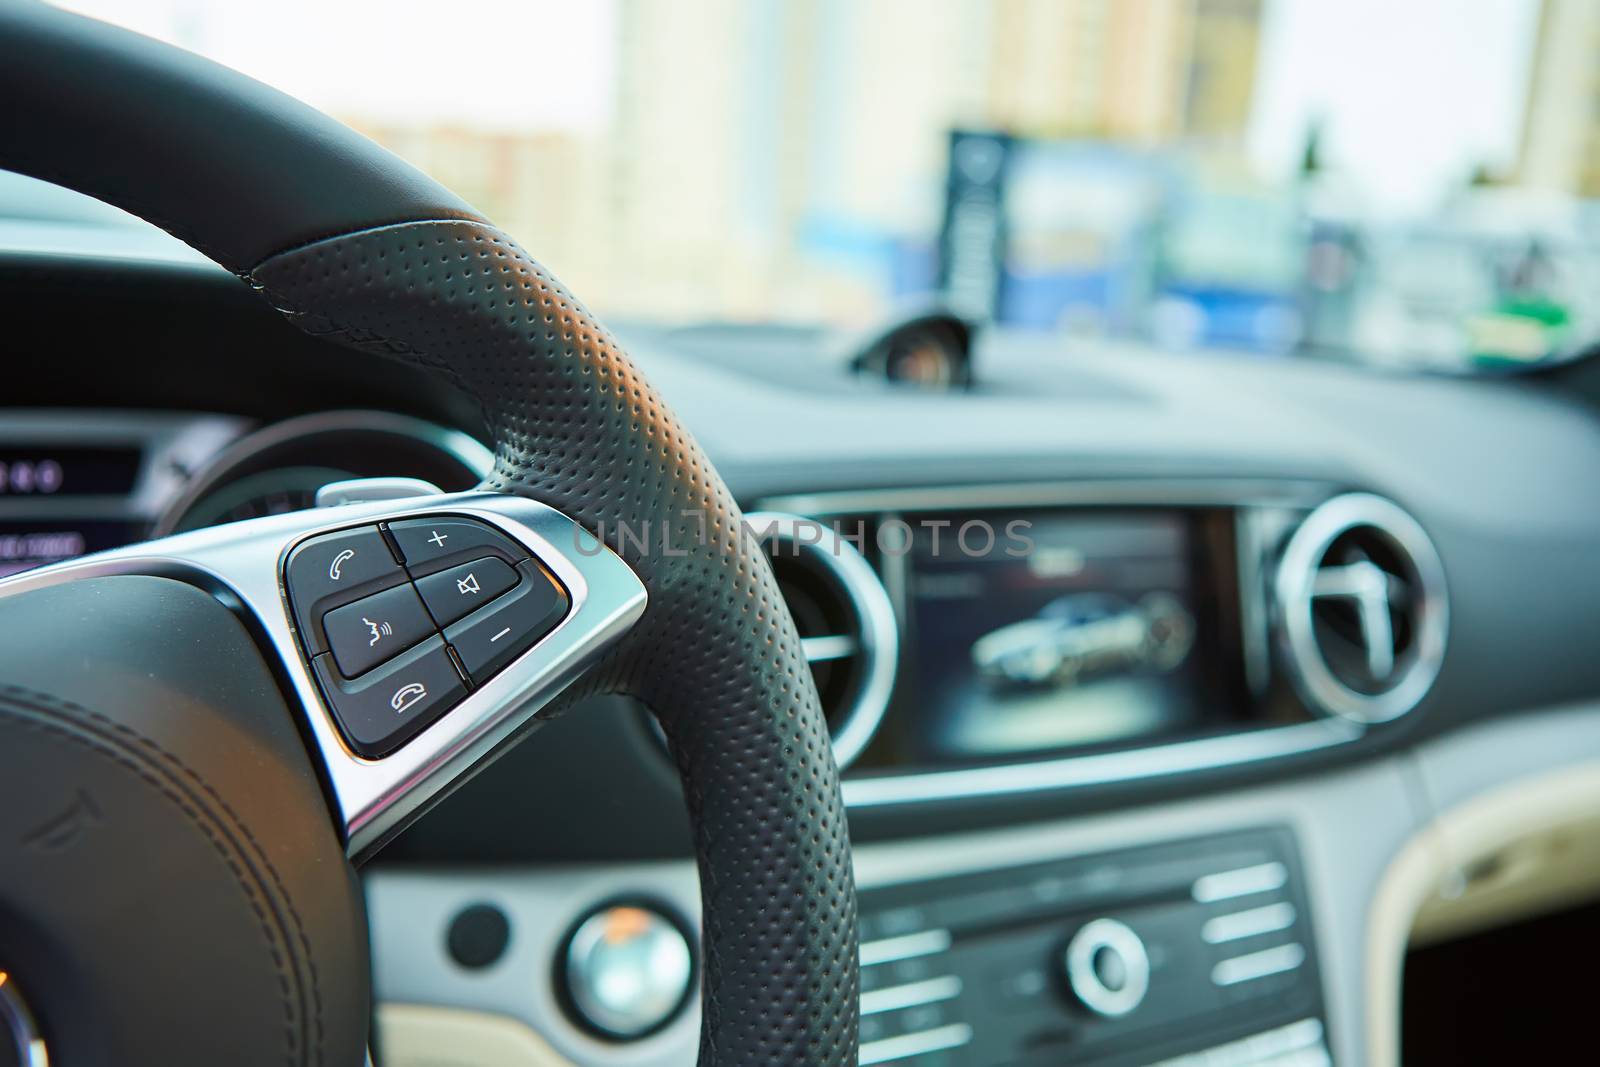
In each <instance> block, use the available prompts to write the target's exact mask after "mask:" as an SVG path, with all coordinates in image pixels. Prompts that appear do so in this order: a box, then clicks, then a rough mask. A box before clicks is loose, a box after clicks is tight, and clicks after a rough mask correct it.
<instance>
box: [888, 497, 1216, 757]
mask: <svg viewBox="0 0 1600 1067" xmlns="http://www.w3.org/2000/svg"><path fill="white" fill-rule="evenodd" d="M975 523H978V524H988V525H989V526H990V527H991V528H992V529H993V531H994V535H995V536H994V537H993V539H992V541H991V540H990V538H989V537H988V536H987V535H984V536H979V535H978V533H975V532H974V530H975V527H974V526H973V525H972V524H975ZM1205 523H1206V516H1205V514H1204V513H1200V512H1189V511H1155V510H1150V511H1139V510H1129V511H1104V510H1083V511H1058V512H1043V513H1038V514H1031V515H1027V516H1005V517H1002V518H1000V519H994V518H993V517H973V518H962V519H957V520H954V521H952V522H949V523H932V522H929V521H927V520H922V521H913V522H911V523H909V525H910V527H911V530H912V534H911V551H910V553H909V562H910V566H909V567H908V568H907V570H908V574H907V582H908V588H907V594H908V596H907V598H908V608H909V616H910V618H909V621H910V623H911V626H912V633H913V637H912V647H913V654H912V655H913V659H914V663H912V664H910V665H909V667H910V672H911V674H912V675H913V682H914V687H915V689H914V697H913V699H914V702H915V705H914V706H915V712H914V714H915V716H916V718H917V720H918V728H917V729H916V730H915V737H916V740H915V742H914V744H915V745H916V746H917V747H920V748H922V750H923V751H921V752H919V753H916V757H917V758H918V759H919V761H930V762H946V761H951V760H967V759H982V758H989V757H999V756H1009V755H1018V754H1027V753H1038V752H1048V751H1052V750H1059V749H1069V748H1078V747H1084V746H1095V745H1105V744H1114V743H1118V742H1126V741H1130V740H1134V739H1141V738H1149V737H1152V736H1156V735H1165V734H1170V733H1181V732H1185V731H1193V730H1194V729H1197V728H1201V727H1203V726H1204V724H1205V723H1206V722H1207V721H1208V720H1210V719H1212V718H1213V717H1214V716H1215V714H1216V713H1217V712H1218V711H1219V710H1221V711H1222V712H1223V713H1224V714H1226V713H1227V711H1226V708H1227V701H1228V700H1229V699H1230V698H1231V697H1234V696H1237V692H1236V691H1235V690H1234V685H1235V683H1236V682H1237V679H1238V676H1239V671H1238V669H1237V667H1238V664H1237V655H1236V648H1235V650H1234V652H1232V653H1230V652H1229V651H1227V649H1228V647H1229V646H1230V645H1231V644H1233V643H1234V642H1236V641H1237V623H1236V620H1235V619H1233V618H1232V616H1231V615H1230V613H1229V612H1228V611H1227V609H1226V604H1227V602H1228V601H1230V600H1231V601H1233V602H1235V603H1236V600H1237V592H1236V590H1229V589H1227V588H1226V585H1227V582H1226V581H1223V582H1220V583H1219V581H1218V568H1216V567H1213V566H1212V565H1211V564H1212V559H1211V555H1210V549H1211V548H1214V547H1215V546H1210V545H1208V543H1207V542H1208V538H1207V537H1206V536H1203V528H1204V526H1205ZM960 534H965V536H958V535H960ZM1221 570H1222V572H1223V574H1224V575H1226V576H1227V577H1228V578H1231V575H1232V573H1233V571H1232V567H1231V566H1225V567H1223V568H1221ZM1230 627H1231V628H1232V633H1231V634H1230V633H1229V632H1228V630H1229V628H1230Z"/></svg>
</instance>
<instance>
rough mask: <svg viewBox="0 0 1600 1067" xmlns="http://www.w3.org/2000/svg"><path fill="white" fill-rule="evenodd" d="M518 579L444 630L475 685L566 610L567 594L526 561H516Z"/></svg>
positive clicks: (523, 649) (526, 646)
mask: <svg viewBox="0 0 1600 1067" xmlns="http://www.w3.org/2000/svg"><path fill="white" fill-rule="evenodd" d="M517 572H518V573H519V574H520V575H521V576H522V581H521V582H520V583H519V584H518V585H517V587H516V588H515V589H513V590H512V591H511V592H509V593H507V594H506V595H505V596H503V597H501V598H500V599H499V600H497V601H495V602H494V603H493V604H490V605H489V606H488V607H485V608H482V609H480V610H479V611H477V612H474V613H473V614H472V615H469V616H468V617H467V618H466V619H464V620H462V621H461V622H458V623H456V624H455V625H454V626H451V627H450V628H448V629H447V630H445V632H444V635H445V638H446V639H447V640H449V642H450V644H452V645H453V646H455V650H456V655H458V656H459V657H460V658H461V665H462V666H463V667H465V668H466V669H467V674H468V675H469V676H471V678H472V681H473V682H474V684H478V685H481V684H483V683H484V682H485V681H487V680H488V679H489V678H490V677H491V676H493V675H494V673H495V672H496V671H498V670H500V669H501V668H502V667H504V666H505V665H506V664H507V663H510V662H511V661H512V660H513V659H515V658H516V657H517V656H519V655H521V654H522V653H523V652H526V651H527V650H528V649H529V648H531V647H532V646H533V645H534V643H535V642H537V641H538V640H539V639H540V638H541V637H543V636H544V635H545V634H547V633H549V632H550V631H551V630H554V629H555V628H556V624H557V623H559V622H560V621H561V620H562V618H563V617H565V616H566V614H567V606H568V604H567V594H566V591H565V590H564V589H562V588H561V587H560V586H559V585H557V584H556V583H555V582H554V581H552V580H551V579H550V577H549V576H548V575H546V574H545V572H544V571H543V570H541V569H540V567H539V565H538V564H537V563H534V562H533V561H531V560H529V561H528V562H526V563H522V564H519V565H518V567H517Z"/></svg>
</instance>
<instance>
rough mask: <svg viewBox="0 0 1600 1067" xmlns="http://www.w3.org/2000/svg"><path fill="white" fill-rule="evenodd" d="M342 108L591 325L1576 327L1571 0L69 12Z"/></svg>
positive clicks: (1298, 331) (1586, 69) (1479, 330)
mask: <svg viewBox="0 0 1600 1067" xmlns="http://www.w3.org/2000/svg"><path fill="white" fill-rule="evenodd" d="M67 6H70V7H73V8H75V9H78V10H81V11H84V12H86V13H89V14H93V15H95V16H97V17H100V18H105V19H108V20H110V21H114V22H119V23H123V24H125V25H128V26H131V27H133V28H135V29H138V30H141V31H142V32H145V33H148V34H151V35H153V36H156V37H161V38H164V39H167V40H171V41H173V42H175V43H178V44H180V45H183V46H184V47H187V48H190V49H192V50H194V51H197V52H200V53H202V54H205V55H208V56H211V57H212V58H215V59H217V60H220V61H221V62H224V63H226V64H228V65H230V66H233V67H236V68H238V69H240V70H242V71H244V72H246V73H249V74H251V75H254V76H256V77H258V78H260V79H262V80H264V81H266V82H268V83H270V84H273V85H275V86H277V87H279V88H281V89H283V90H285V91H287V92H289V93H291V94H293V95H295V96H298V97H301V98H302V99H305V100H307V101H309V102H310V103H312V104H314V105H316V106H318V107H320V108H322V109H324V110H326V111H328V112H330V113H331V114H333V115H334V116H335V117H337V118H339V119H342V120H344V121H345V122H348V123H350V124H351V125H353V126H355V127H357V128H358V129H360V130H362V131H363V132H365V133H366V134H368V135H369V136H371V137H373V138H374V139H376V140H378V141H380V142H382V143H383V144H385V145H387V146H389V147H390V148H392V149H394V150H395V151H396V152H398V153H399V154H400V155H402V156H404V157H406V158H407V159H409V160H410V161H411V162H413V163H414V164H416V165H418V166H419V167H421V168H422V169H423V170H425V171H428V172H430V173H432V174H433V175H435V176H436V177H437V178H439V179H440V180H441V181H443V182H444V183H445V184H447V185H449V186H450V187H452V188H453V189H455V190H456V191H457V192H459V193H460V194H462V195H463V196H464V197H465V198H466V199H467V200H469V201H470V202H472V203H473V204H475V205H476V206H477V207H479V208H480V209H481V210H482V211H484V212H485V213H486V214H487V215H488V216H489V217H491V218H493V219H494V220H495V221H496V222H497V223H499V224H501V225H502V226H503V227H505V228H506V229H507V230H509V231H510V232H511V233H512V234H513V235H514V236H515V237H517V238H518V239H519V240H520V241H521V242H522V243H523V244H524V245H525V246H526V247H527V248H528V249H530V250H531V251H532V252H533V253H534V255H536V256H537V257H538V258H540V259H541V260H543V261H544V262H546V263H547V264H548V265H550V267H551V268H552V269H553V270H554V271H555V272H556V273H557V274H558V275H559V276H560V277H561V278H563V280H565V281H566V282H567V284H568V285H569V286H570V287H571V288H572V289H573V290H574V291H575V292H577V293H579V294H581V295H582V296H583V298H584V300H585V301H586V302H587V303H589V304H590V305H592V306H594V307H595V308H597V309H598V310H599V311H600V312H601V313H602V314H605V315H608V316H617V317H621V318H632V319H636V320H637V319H643V320H649V321H657V322H667V323H676V322H703V321H716V322H729V321H732V322H762V323H767V322H780V323H784V322H809V323H815V322H820V323H825V324H831V325H838V326H856V325H863V324H865V323H867V322H869V321H871V320H875V319H878V318H880V317H882V316H883V315H885V314H887V313H888V312H890V311H891V310H892V309H894V308H896V307H898V306H902V305H904V304H906V303H907V302H912V301H927V300H930V299H937V300H940V301H943V302H945V303H948V304H949V305H951V306H952V307H954V308H955V309H957V310H959V311H960V312H962V313H963V314H965V315H968V316H970V317H972V318H973V319H975V320H978V321H985V322H994V323H998V324H1000V325H1002V326H1008V327H1015V328H1019V329H1027V330H1036V331H1051V332H1059V333H1062V334H1064V335H1067V336H1070V337H1074V338H1080V337H1081V338H1089V339H1094V338H1104V339H1108V340H1117V341H1121V342H1136V343H1139V344H1145V345H1150V346H1155V347H1159V348H1163V349H1176V350H1182V351H1190V350H1193V351H1202V350H1208V349H1227V350H1235V351H1238V350H1243V351H1248V352H1254V353H1261V354H1264V355H1289V354H1315V355H1331V356H1336V357H1340V358H1355V359H1360V360H1363V361H1370V362H1378V363H1390V364H1419V363H1420V364H1426V365H1430V366H1437V367H1445V368H1452V369H1462V368H1469V367H1482V366H1492V365H1504V364H1506V363H1512V364H1523V363H1527V362H1531V361H1536V360H1540V359H1544V358H1550V357H1552V356H1555V355H1559V354H1563V353H1567V352H1570V351H1573V350H1574V349H1576V348H1578V347H1580V346H1581V345H1582V344H1583V343H1585V342H1587V341H1589V340H1592V339H1594V338H1597V337H1600V302H1597V301H1596V299H1595V298H1594V296H1593V295H1592V294H1596V293H1600V270H1597V262H1596V257H1595V254H1594V247H1595V236H1596V229H1597V216H1596V213H1595V211H1594V208H1593V201H1591V200H1589V199H1588V198H1589V197H1591V196H1594V195H1596V194H1597V193H1600V105H1597V101H1600V91H1597V90H1600V45H1597V42H1600V4H1594V3H1592V2H1590V0H1547V2H1546V3H1544V4H1542V5H1541V4H1539V3H1537V2H1532V0H1412V2H1409V3H1405V4H1396V3H1393V2H1392V0H1340V2H1339V3H1325V2H1320V0H1056V2H1030V0H997V2H993V3H985V2H978V0H963V2H956V0H952V2H950V3H941V4H931V5H930V4H925V3H918V2H914V0H879V2H872V3H860V2H852V0H762V2H750V3H746V2H743V0H694V2H687V0H589V2H585V3H571V2H554V0H548V2H547V0H452V2H451V3H449V4H448V5H444V6H441V5H435V4H409V5H408V4H396V3H393V2H392V0H275V2H273V3H270V4H262V3H260V2H259V0H251V2H245V0H74V2H72V3H69V4H68V5H67Z"/></svg>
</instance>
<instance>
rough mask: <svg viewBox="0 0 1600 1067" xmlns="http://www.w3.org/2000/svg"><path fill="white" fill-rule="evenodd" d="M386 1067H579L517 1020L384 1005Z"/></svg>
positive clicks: (420, 1006)
mask: <svg viewBox="0 0 1600 1067" xmlns="http://www.w3.org/2000/svg"><path fill="white" fill-rule="evenodd" d="M378 1042H379V1044H378V1048H379V1050H380V1052H381V1055H382V1057H383V1059H382V1062H383V1067H575V1065H574V1064H573V1062H572V1061H571V1060H568V1059H565V1058H564V1057H562V1056H561V1055H560V1054H559V1053H557V1052H556V1051H555V1049H553V1048H551V1047H550V1046H549V1045H548V1044H546V1043H545V1040H544V1038H542V1037H540V1036H539V1035H538V1034H536V1033H534V1032H533V1030H532V1029H530V1028H529V1027H528V1026H526V1025H525V1024H523V1023H520V1022H518V1021H517V1020H515V1019H512V1018H508V1017H507V1016H504V1015H492V1014H489V1013H488V1012H478V1011H463V1010H462V1009H460V1008H438V1007H433V1006H431V1005H426V1004H380V1005H379V1006H378Z"/></svg>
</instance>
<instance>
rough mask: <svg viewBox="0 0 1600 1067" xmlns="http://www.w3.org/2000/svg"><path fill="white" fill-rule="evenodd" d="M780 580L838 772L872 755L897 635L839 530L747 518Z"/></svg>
mask: <svg viewBox="0 0 1600 1067" xmlns="http://www.w3.org/2000/svg"><path fill="white" fill-rule="evenodd" d="M745 522H746V523H747V524H748V526H749V529H750V530H751V532H752V533H753V534H754V535H755V537H756V538H757V539H758V540H759V541H760V543H761V545H762V547H763V548H765V550H766V552H767V556H768V558H769V559H770V560H771V562H772V567H773V570H774V571H775V572H776V574H777V576H778V585H779V588H780V589H782V590H783V592H784V595H785V597H786V598H788V600H789V606H790V609H791V611H792V612H793V613H794V615H795V622H796V625H798V626H799V628H800V639H801V647H802V648H803V649H804V651H805V656H806V660H807V661H808V662H809V663H810V665H811V669H812V672H813V674H814V675H815V676H816V679H817V688H818V690H819V692H821V694H822V700H823V708H824V711H825V712H826V713H827V717H828V724H829V728H830V730H831V731H832V736H833V758H834V761H835V762H836V763H837V764H838V765H839V767H840V768H841V769H843V768H844V767H847V766H849V765H850V764H851V763H853V762H854V761H855V760H856V758H857V757H858V756H860V755H861V753H862V752H864V751H865V750H866V748H867V745H868V744H869V743H870V742H871V741H872V738H873V735H874V734H875V733H876V732H877V729H878V726H879V724H880V723H881V722H882V721H883V716H884V713H885V712H886V711H887V710H888V708H889V700H890V698H891V696H892V695H893V692H894V678H895V671H896V669H897V667H898V665H899V660H900V634H899V627H898V625H897V624H896V622H895V613H894V605H893V603H892V602H891V601H890V599H889V594H888V592H887V591H886V590H885V589H884V587H883V583H882V582H881V581H880V580H879V579H878V575H877V572H876V571H874V570H873V568H872V564H871V563H869V562H868V561H867V559H866V557H865V556H863V555H862V554H861V553H860V551H858V550H857V549H856V547H855V546H854V545H853V544H851V543H850V541H849V540H848V539H847V538H845V537H844V536H841V532H840V530H839V529H838V528H837V527H835V526H831V525H829V524H828V523H825V522H822V521H819V520H817V519H809V518H806V517H805V516H802V515H792V514H788V513H784V512H775V511H757V512H751V513H749V514H748V515H746V516H745Z"/></svg>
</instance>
